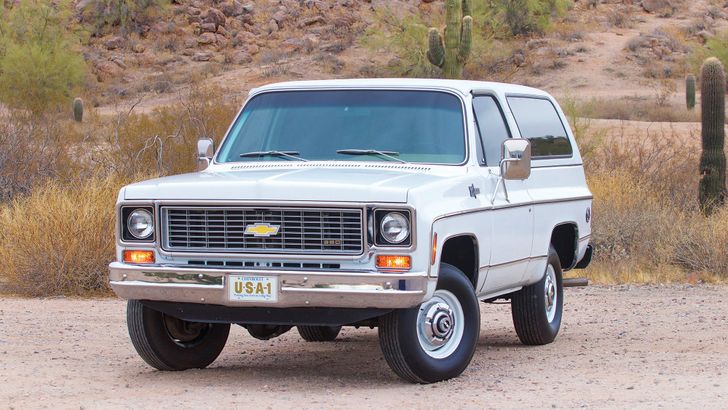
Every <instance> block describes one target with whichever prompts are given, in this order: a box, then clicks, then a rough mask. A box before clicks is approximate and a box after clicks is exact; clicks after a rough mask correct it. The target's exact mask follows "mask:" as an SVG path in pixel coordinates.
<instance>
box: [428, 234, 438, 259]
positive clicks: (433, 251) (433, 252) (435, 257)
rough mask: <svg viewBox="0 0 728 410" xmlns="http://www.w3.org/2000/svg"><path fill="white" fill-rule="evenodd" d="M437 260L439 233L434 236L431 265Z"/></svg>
mask: <svg viewBox="0 0 728 410" xmlns="http://www.w3.org/2000/svg"><path fill="white" fill-rule="evenodd" d="M435 261H437V233H435V235H434V237H433V238H432V260H431V261H430V265H434V264H435Z"/></svg>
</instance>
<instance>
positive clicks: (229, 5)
mask: <svg viewBox="0 0 728 410" xmlns="http://www.w3.org/2000/svg"><path fill="white" fill-rule="evenodd" d="M243 7H244V6H243V4H242V3H241V2H239V1H238V0H229V1H226V2H225V3H222V4H221V5H220V11H222V13H223V14H224V15H226V16H227V17H238V16H240V15H242V14H243V13H245V9H244V8H243Z"/></svg>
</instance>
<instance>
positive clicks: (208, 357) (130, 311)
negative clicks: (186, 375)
mask: <svg viewBox="0 0 728 410" xmlns="http://www.w3.org/2000/svg"><path fill="white" fill-rule="evenodd" d="M126 322H127V326H128V328H129V336H130V337H131V342H132V344H133V345H134V348H135V349H136V351H137V353H139V356H141V358H142V359H144V361H145V362H147V363H148V364H149V365H150V366H152V367H154V368H155V369H159V370H186V369H201V368H204V367H207V366H208V365H209V364H210V363H212V362H213V361H215V359H217V357H218V356H219V355H220V352H222V349H223V347H225V342H227V338H228V334H229V333H230V325H229V324H218V323H193V322H186V321H184V320H180V319H177V318H174V317H172V316H167V315H165V314H163V313H161V312H158V311H156V310H153V309H150V308H148V307H146V306H144V305H143V304H142V303H141V302H139V301H138V300H130V301H129V302H128V303H127V306H126ZM173 335H174V336H173Z"/></svg>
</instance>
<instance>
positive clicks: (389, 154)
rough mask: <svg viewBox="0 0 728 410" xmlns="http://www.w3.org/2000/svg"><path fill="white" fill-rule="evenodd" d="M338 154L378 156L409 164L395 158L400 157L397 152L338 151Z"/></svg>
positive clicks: (375, 150)
mask: <svg viewBox="0 0 728 410" xmlns="http://www.w3.org/2000/svg"><path fill="white" fill-rule="evenodd" d="M336 153H337V154H344V155H378V156H380V157H384V158H388V159H391V160H393V161H397V162H401V163H403V164H407V161H405V160H403V159H400V158H397V157H396V156H395V155H399V152H397V151H380V150H377V149H338V150H336Z"/></svg>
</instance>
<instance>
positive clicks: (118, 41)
mask: <svg viewBox="0 0 728 410" xmlns="http://www.w3.org/2000/svg"><path fill="white" fill-rule="evenodd" d="M125 45H126V40H125V39H124V37H119V36H116V37H111V38H110V39H108V40H106V41H104V47H106V49H107V50H116V49H117V48H123V47H124V46H125Z"/></svg>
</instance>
